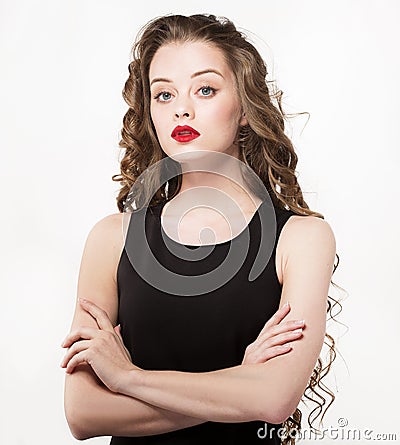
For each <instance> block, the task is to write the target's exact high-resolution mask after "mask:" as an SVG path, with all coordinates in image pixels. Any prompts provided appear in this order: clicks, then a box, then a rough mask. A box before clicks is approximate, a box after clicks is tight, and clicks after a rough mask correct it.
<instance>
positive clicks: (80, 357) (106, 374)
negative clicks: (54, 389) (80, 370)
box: [61, 299, 140, 392]
mask: <svg viewBox="0 0 400 445" xmlns="http://www.w3.org/2000/svg"><path fill="white" fill-rule="evenodd" d="M79 303H80V305H81V307H82V308H83V309H84V310H86V311H87V312H88V313H89V314H90V315H91V316H92V317H93V318H94V319H95V320H96V322H97V325H98V327H99V329H96V328H91V327H88V326H80V327H79V328H78V329H76V330H75V331H72V332H71V333H70V334H69V335H68V336H67V337H66V338H65V340H64V341H63V343H62V345H61V346H62V347H63V348H69V349H68V352H67V353H66V355H65V357H64V359H63V361H62V362H61V367H62V368H66V372H67V373H68V374H72V372H73V370H74V368H75V367H76V366H77V365H79V364H80V363H84V362H86V363H88V364H89V365H90V366H91V367H92V368H93V370H94V372H95V373H96V374H97V376H98V377H99V378H100V379H101V380H102V382H103V383H104V384H105V385H106V386H107V387H108V388H109V389H110V390H111V391H113V392H119V388H120V387H121V385H122V382H123V381H124V378H125V377H126V376H127V373H128V371H131V370H133V369H136V370H140V368H138V367H137V366H135V365H134V364H133V363H132V360H131V356H130V354H129V351H128V350H127V349H126V347H125V345H124V343H123V341H122V337H121V335H120V331H119V328H118V327H116V328H115V329H114V327H113V325H112V323H111V320H110V319H109V318H108V315H107V313H106V312H105V311H104V310H103V309H101V308H100V307H98V306H97V305H96V304H94V303H93V302H90V301H88V300H82V299H79Z"/></svg>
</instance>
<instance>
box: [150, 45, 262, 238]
mask: <svg viewBox="0 0 400 445" xmlns="http://www.w3.org/2000/svg"><path fill="white" fill-rule="evenodd" d="M182 61H184V63H182ZM149 81H150V92H151V102H150V112H151V118H152V122H153V124H154V127H155V130H156V133H157V137H158V139H159V141H160V145H161V147H162V149H163V151H164V152H165V153H166V154H167V155H168V156H169V157H172V158H174V159H177V160H178V161H179V159H182V158H179V154H182V153H184V154H185V155H186V156H188V155H190V154H192V156H191V157H186V158H185V160H184V161H182V162H181V164H183V165H184V166H185V168H186V169H187V170H189V169H194V170H195V167H196V159H198V154H197V153H198V152H204V153H205V154H207V153H208V152H214V153H215V152H216V153H224V154H227V155H229V156H231V157H234V158H236V159H238V156H239V146H238V143H237V139H238V132H239V128H240V126H243V125H246V124H247V119H246V116H245V115H244V114H243V111H242V106H241V102H240V98H239V97H238V94H237V91H236V81H235V77H234V75H233V73H232V71H231V69H230V67H229V66H228V64H227V63H226V61H225V58H224V55H223V53H222V52H221V50H219V49H218V48H217V47H216V46H214V45H212V44H209V43H207V44H206V43H203V42H190V43H171V44H168V45H164V46H162V47H161V48H160V49H159V50H158V51H157V52H156V54H155V55H154V57H153V60H152V62H151V65H150V70H149ZM177 125H180V126H183V125H189V126H191V127H192V128H194V129H195V130H197V131H198V132H199V133H200V136H199V137H197V138H196V139H194V140H192V141H191V142H184V143H182V142H177V141H176V140H174V139H173V138H172V137H171V133H172V131H173V130H174V128H175V127H176V126H177ZM204 159H207V158H203V161H204ZM207 162H210V163H215V162H216V159H215V157H213V158H210V159H209V161H207ZM206 165H207V164H206ZM238 165H239V164H238V163H232V165H230V166H229V168H228V171H229V178H226V177H224V176H222V175H218V174H214V173H211V172H203V171H202V172H200V171H190V172H188V173H184V174H183V176H182V186H181V189H180V191H179V194H178V195H177V196H175V197H174V198H173V199H172V200H170V201H169V202H168V204H167V205H166V206H165V209H163V214H162V221H163V226H164V230H165V232H166V233H167V234H168V235H169V236H170V237H171V238H176V237H174V236H173V232H174V229H175V228H176V227H177V226H178V224H179V237H178V238H179V241H180V242H183V243H185V244H198V241H199V239H198V234H199V233H200V232H201V229H202V228H204V227H212V228H213V231H214V235H215V238H214V239H212V240H211V244H213V243H214V242H223V241H226V240H229V239H232V238H233V237H234V236H236V235H237V234H238V233H240V232H241V231H242V230H243V229H244V224H246V225H247V224H248V222H249V220H250V219H251V217H252V215H253V214H254V213H255V212H256V209H257V207H258V206H259V205H260V203H261V201H260V200H259V198H256V197H255V196H253V195H252V194H251V193H250V192H249V191H244V190H243V189H242V188H241V187H243V188H246V187H245V186H244V184H243V181H240V179H239V178H240V174H239V171H238ZM233 178H235V179H237V180H239V185H240V186H241V187H238V184H235V183H234V181H232V180H230V179H233ZM199 187H206V188H207V189H209V188H216V189H218V190H219V191H222V192H223V193H225V194H226V195H227V196H228V197H229V198H231V199H232V200H233V201H235V202H236V203H237V204H238V207H239V208H240V210H241V211H240V214H241V215H244V216H245V218H244V221H243V220H242V225H241V226H239V227H236V228H235V230H234V233H232V230H233V229H232V228H233V227H234V225H235V221H238V220H240V215H237V214H227V212H226V211H223V210H222V207H223V204H222V203H221V205H220V206H219V207H221V209H220V211H215V209H211V208H204V207H203V208H202V207H197V208H194V209H190V211H188V212H185V211H184V205H183V201H182V200H181V199H180V197H181V196H183V195H185V194H187V193H188V192H189V193H190V196H191V197H190V198H189V199H190V201H191V202H196V203H199V204H201V202H202V201H203V197H202V196H201V193H202V192H201V189H199ZM196 188H197V189H196ZM199 190H200V191H199ZM186 199H188V198H186ZM222 199H224V198H222ZM204 201H205V200H204ZM214 205H217V206H218V205H219V203H217V204H214ZM164 216H166V218H165V219H164ZM164 222H165V224H164Z"/></svg>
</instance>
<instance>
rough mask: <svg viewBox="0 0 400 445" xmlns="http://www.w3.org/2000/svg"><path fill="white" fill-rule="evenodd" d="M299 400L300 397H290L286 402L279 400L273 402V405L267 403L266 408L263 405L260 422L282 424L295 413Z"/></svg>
mask: <svg viewBox="0 0 400 445" xmlns="http://www.w3.org/2000/svg"><path fill="white" fill-rule="evenodd" d="M300 399H301V396H300V397H292V398H290V399H289V400H287V401H286V402H285V401H284V400H282V399H280V400H277V401H275V403H269V404H268V406H265V405H264V410H263V416H262V417H263V418H262V419H261V420H263V421H264V422H267V423H272V424H275V425H280V424H282V423H283V422H285V421H286V420H287V419H288V418H289V417H290V416H291V415H292V414H293V413H294V412H295V411H296V408H297V406H298V405H299V403H300ZM270 402H271V400H270Z"/></svg>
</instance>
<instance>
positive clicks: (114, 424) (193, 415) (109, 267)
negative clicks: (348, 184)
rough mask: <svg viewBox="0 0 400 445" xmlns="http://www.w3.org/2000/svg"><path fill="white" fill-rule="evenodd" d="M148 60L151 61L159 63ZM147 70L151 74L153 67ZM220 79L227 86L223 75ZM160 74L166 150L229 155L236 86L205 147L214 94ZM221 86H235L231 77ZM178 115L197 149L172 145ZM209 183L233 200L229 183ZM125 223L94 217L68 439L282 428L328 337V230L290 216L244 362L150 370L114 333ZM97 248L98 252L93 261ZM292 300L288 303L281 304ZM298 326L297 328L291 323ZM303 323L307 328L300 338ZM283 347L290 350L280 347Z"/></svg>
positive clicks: (72, 358)
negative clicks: (235, 426) (264, 315)
mask: <svg viewBox="0 0 400 445" xmlns="http://www.w3.org/2000/svg"><path fill="white" fill-rule="evenodd" d="M192 45H194V44H192ZM161 49H163V48H161ZM165 49H166V50H168V51H169V50H170V49H171V48H165ZM181 49H182V48H181ZM183 50H185V51H187V50H188V48H185V49H182V51H183ZM192 50H193V51H194V50H196V51H195V52H196V54H197V53H198V50H199V47H198V46H197V47H194V46H193V47H192ZM160 51H161V50H160ZM207 53H208V54H210V57H211V58H214V59H213V60H212V62H213V63H214V65H212V66H213V67H217V68H219V69H220V70H222V71H223V69H224V67H223V66H221V65H218V63H220V62H221V58H218V56H220V54H218V52H216V53H213V52H212V51H210V48H207ZM160 54H161V55H163V53H160ZM167 54H169V56H170V57H171V56H172V54H173V52H172V53H168V52H165V54H164V55H167ZM156 56H157V54H156ZM180 57H182V56H180ZM167 59H168V58H167ZM194 59H196V58H195V57H193V60H194ZM168 60H169V59H168ZM179 60H182V59H181V58H179ZM153 62H157V59H156V57H155V58H154V60H153ZM203 62H204V65H203V66H201V67H200V69H206V68H209V67H210V66H211V65H210V63H211V60H203ZM205 62H207V63H205ZM215 64H216V65H215ZM152 67H153V69H155V68H154V67H155V65H154V66H153V65H152ZM191 69H192V70H193V69H194V67H191ZM195 69H198V68H195ZM193 72H194V71H188V73H191V74H193ZM188 73H186V74H188ZM224 74H225V75H226V76H224V79H225V81H226V79H229V76H228V74H227V73H225V72H224ZM231 74H232V73H231ZM152 75H153V76H156V75H157V76H158V75H159V74H157V73H156V72H155V71H151V70H150V76H149V77H150V79H152V77H151V76H152ZM161 75H162V77H166V76H167V75H169V76H170V78H168V77H167V78H168V79H169V80H172V81H173V82H167V83H168V84H171V83H173V85H174V88H175V89H174V90H173V91H172V93H173V94H174V95H175V97H176V98H178V99H177V101H176V102H174V101H172V102H171V104H169V103H168V104H167V105H166V104H164V103H163V104H158V103H157V104H154V105H152V118H153V121H154V122H155V123H157V125H156V128H157V134H158V136H159V138H160V141H162V144H163V149H164V150H165V151H166V153H168V154H170V155H173V154H174V153H178V152H179V151H180V150H181V151H182V150H193V149H194V148H196V149H202V150H206V149H213V150H221V151H223V152H229V153H230V154H231V155H234V153H235V144H234V137H233V136H234V135H235V131H234V127H236V131H237V129H238V127H239V125H241V124H243V122H244V121H242V120H241V118H240V105H239V106H238V103H237V102H235V101H236V99H237V98H236V99H235V95H234V94H233V91H234V90H232V89H230V90H229V91H230V92H231V93H232V96H230V97H223V99H224V101H226V102H219V107H220V106H221V107H222V103H224V107H226V108H224V110H225V111H224V113H225V112H226V114H224V115H223V116H221V115H218V113H216V114H214V118H215V119H221V121H220V122H219V127H218V128H219V129H221V128H226V131H222V132H220V134H219V136H218V137H219V143H218V145H211V144H212V143H213V141H212V140H211V139H208V136H207V125H212V124H213V122H209V121H207V119H208V117H207V113H205V114H204V118H201V119H200V117H201V116H203V115H202V111H201V110H203V108H205V107H210V108H212V107H214V105H213V104H211V102H213V101H214V100H217V97H218V96H217V95H216V96H215V97H213V98H212V99H204V98H198V97H197V96H196V94H197V92H198V91H199V90H198V89H195V88H194V87H192V86H191V84H190V82H191V81H192V80H190V81H189V78H190V76H191V75H189V77H188V76H187V75H186V77H183V78H182V80H179V79H177V78H176V76H175V75H174V74H173V73H172V72H168V73H166V74H161ZM178 80H179V82H178ZM208 80H210V79H208ZM157 83H158V82H157ZM160 83H161V82H160ZM224 85H225V86H228V87H229V88H231V87H232V83H230V81H228V83H225V84H224ZM169 86H171V85H169ZM220 88H221V89H223V88H224V86H222V87H220ZM229 88H228V89H229ZM194 92H196V93H194ZM202 93H203V94H204V93H205V91H203V92H202ZM228 96H229V95H228ZM164 98H170V96H169V95H165V97H164ZM221 100H222V98H221ZM182 103H183V105H184V106H183V108H179V107H178V105H177V104H179V106H180V105H181V104H182ZM173 104H175V105H176V107H174V106H173ZM159 107H160V108H159ZM161 107H163V108H161ZM169 107H170V111H169V112H168V113H169V114H167V111H166V109H167V108H169ZM219 107H218V108H219ZM179 110H180V111H179ZM185 110H189V111H185ZM158 113H160V114H158ZM164 113H165V114H164ZM186 113H188V114H186ZM168 115H170V116H171V118H170V119H169V118H168ZM174 116H175V118H174ZM177 116H178V117H179V118H182V117H185V119H187V118H190V117H191V116H194V119H197V121H196V126H194V125H192V124H190V123H189V125H191V126H193V127H194V128H196V129H197V130H198V131H200V132H201V133H202V134H204V138H203V140H201V139H200V138H198V141H197V140H195V141H197V142H196V144H197V145H196V146H195V145H194V144H193V145H190V144H187V145H186V146H184V147H182V146H181V145H177V144H175V142H171V141H170V140H169V139H168V137H167V135H169V134H170V133H171V131H172V129H173V127H174V126H175V125H177V123H176V122H177V121H176V119H178V118H177ZM174 119H175V120H174ZM225 120H226V121H230V122H231V123H232V122H234V123H235V125H233V126H232V127H231V126H229V122H226V126H225V124H224V121H225ZM179 122H181V121H179ZM164 124H165V127H164ZM167 124H168V125H167ZM180 124H181V125H183V124H184V123H183V124H182V123H180ZM171 125H172V126H173V127H172V128H171ZM164 136H165V140H163V139H162V137H164ZM232 137H233V139H232ZM195 141H193V142H195ZM200 143H201V144H200ZM191 144H192V143H191ZM210 177H211V176H210V175H208V177H207V176H206V175H197V174H196V175H192V176H190V177H187V178H186V182H185V187H186V189H187V190H188V189H190V188H191V187H193V186H196V185H198V184H207V185H209V180H210ZM215 184H217V185H218V187H224V190H226V191H229V192H230V193H231V194H232V196H235V197H236V198H237V197H238V195H237V194H236V195H234V193H235V191H234V190H232V189H231V188H229V185H228V184H227V183H222V182H220V181H219V182H218V183H214V185H215ZM243 202H244V201H242V203H243ZM243 209H244V210H245V206H243ZM121 227H122V215H121V214H114V215H109V216H108V217H106V218H104V219H103V220H101V221H99V222H98V223H97V224H96V225H95V226H94V227H93V229H92V230H91V232H90V234H89V236H88V239H87V241H86V244H85V249H84V254H83V257H82V263H81V268H80V273H79V279H78V297H81V298H84V297H86V298H87V299H88V300H90V301H89V302H80V301H77V306H76V310H75V314H74V319H73V323H72V327H71V331H70V334H69V335H68V336H67V337H66V339H65V341H64V342H63V344H62V347H63V348H68V350H67V352H66V355H65V357H64V359H63V361H62V363H61V366H62V367H63V368H66V372H67V374H66V382H65V409H66V415H67V420H68V423H69V425H70V428H71V431H72V433H73V434H74V436H75V437H76V438H79V439H85V438H88V437H94V436H99V435H126V436H129V435H130V436H136V435H148V434H157V433H162V432H167V431H173V430H176V429H181V428H185V427H187V426H192V425H196V424H199V423H202V422H204V421H207V420H211V421H221V422H241V421H250V420H265V421H268V422H272V423H280V422H282V421H284V420H285V419H286V418H287V417H288V416H289V415H291V414H292V413H293V411H294V409H295V408H296V407H297V405H298V403H299V401H300V398H301V396H302V394H303V393H304V389H305V387H306V385H307V382H308V379H309V377H310V375H311V372H312V370H313V368H314V365H315V362H316V360H317V358H318V355H319V353H320V350H321V347H322V343H323V338H324V334H325V323H326V307H327V306H326V305H327V295H328V288H329V282H330V278H331V274H332V270H333V263H334V258H335V251H336V245H335V238H334V235H333V232H332V230H331V228H330V226H329V224H328V223H327V222H326V221H324V220H321V219H319V218H315V217H300V216H292V217H291V218H289V220H288V222H287V223H286V224H285V226H284V228H283V230H282V232H281V236H280V238H279V241H278V245H277V252H276V264H275V266H276V270H277V275H278V278H279V280H280V282H281V284H283V288H282V296H281V302H280V309H279V311H278V312H277V314H275V316H274V317H273V318H272V319H271V320H270V321H268V323H267V324H266V325H265V327H264V329H263V330H262V331H261V332H260V335H259V337H258V338H257V340H256V341H255V342H253V343H252V344H251V345H249V346H248V348H247V350H246V354H245V357H244V359H243V362H242V364H241V365H239V366H235V367H232V368H227V369H222V370H218V371H214V372H207V373H186V372H185V373H184V372H177V371H147V370H143V369H140V368H138V367H137V366H135V364H134V363H132V360H131V357H130V356H129V353H128V351H127V350H126V348H125V347H124V345H123V340H122V338H121V336H120V334H119V331H118V328H116V327H115V325H116V320H117V311H118V294H117V282H116V269H117V266H118V261H119V258H120V255H121V252H122V248H123V239H122V237H121ZM99 250H100V251H102V252H104V255H100V256H99V255H98V251H99ZM288 300H290V306H284V303H286V302H288ZM296 320H297V321H299V320H302V323H300V324H296V323H295V321H296ZM304 320H307V323H305V322H304ZM299 327H300V328H303V329H301V330H300V331H297V332H296V330H297V329H298V328H299ZM288 342H291V348H286V349H282V348H280V346H282V345H285V344H286V343H288ZM272 358H273V360H271V359H272Z"/></svg>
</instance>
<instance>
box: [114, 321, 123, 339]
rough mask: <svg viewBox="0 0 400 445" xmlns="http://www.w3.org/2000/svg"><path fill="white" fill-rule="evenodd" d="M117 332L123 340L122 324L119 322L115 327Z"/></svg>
mask: <svg viewBox="0 0 400 445" xmlns="http://www.w3.org/2000/svg"><path fill="white" fill-rule="evenodd" d="M114 331H115V333H116V334H117V335H118V337H119V338H120V339H121V340H122V336H121V325H120V324H118V325H117V326H115V328H114Z"/></svg>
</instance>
